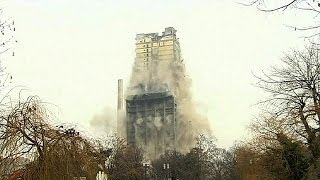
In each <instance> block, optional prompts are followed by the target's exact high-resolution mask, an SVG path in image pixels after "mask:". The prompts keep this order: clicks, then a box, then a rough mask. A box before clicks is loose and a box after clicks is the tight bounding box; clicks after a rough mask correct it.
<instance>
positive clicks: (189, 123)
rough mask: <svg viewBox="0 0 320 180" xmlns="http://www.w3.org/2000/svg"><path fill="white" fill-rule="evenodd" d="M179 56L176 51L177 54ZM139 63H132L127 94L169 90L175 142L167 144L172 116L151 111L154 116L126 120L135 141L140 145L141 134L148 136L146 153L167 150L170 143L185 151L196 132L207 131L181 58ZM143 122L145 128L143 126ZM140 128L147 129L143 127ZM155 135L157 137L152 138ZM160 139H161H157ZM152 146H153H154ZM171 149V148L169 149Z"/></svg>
mask: <svg viewBox="0 0 320 180" xmlns="http://www.w3.org/2000/svg"><path fill="white" fill-rule="evenodd" d="M178 55H179V56H180V54H178ZM141 66H142V64H141V63H138V62H135V64H134V66H133V69H132V75H131V80H130V85H129V88H128V90H127V96H128V95H137V94H145V93H158V92H165V91H167V92H168V91H169V92H170V93H171V94H173V96H174V97H175V103H176V105H177V106H176V107H177V110H176V124H175V126H176V127H175V129H176V137H175V139H176V144H175V145H173V144H170V143H169V142H170V141H172V140H170V136H171V135H172V133H171V132H170V131H171V129H172V128H173V127H172V124H171V122H172V121H173V117H172V116H170V115H168V116H166V117H164V118H163V119H161V117H160V116H157V114H156V113H155V115H154V116H148V117H147V118H144V119H143V118H142V117H138V118H137V119H136V120H132V119H127V120H128V121H130V122H132V121H134V122H133V123H134V124H133V126H134V128H135V129H134V131H135V133H136V134H135V140H136V141H137V144H144V143H145V142H143V141H144V138H141V137H143V136H148V139H149V140H154V141H157V142H152V141H149V142H147V146H146V150H147V153H148V154H157V153H155V152H154V151H160V152H161V151H162V152H163V150H168V147H172V146H174V149H176V150H178V151H181V152H186V151H188V150H189V148H190V147H192V146H193V145H194V143H195V137H196V136H197V135H198V134H199V133H203V134H211V130H210V125H209V122H208V119H207V118H206V117H205V115H203V114H199V113H198V112H197V107H196V106H195V104H194V103H193V100H192V94H191V79H190V78H189V77H188V76H187V74H186V68H185V64H184V63H183V61H182V60H181V58H180V57H179V58H176V59H172V60H168V61H161V60H158V59H152V60H151V61H149V62H148V63H147V64H146V65H145V64H144V67H143V68H141ZM144 121H146V127H145V126H144V125H143V124H144V123H143V122H144ZM144 128H147V129H146V130H144ZM148 129H153V130H150V131H151V132H150V133H147V132H145V133H146V134H147V135H146V134H141V133H143V131H148ZM154 137H157V138H154ZM156 139H162V140H163V141H162V142H161V141H160V142H159V140H156ZM154 146H156V147H155V148H154ZM172 149H173V148H171V150H172Z"/></svg>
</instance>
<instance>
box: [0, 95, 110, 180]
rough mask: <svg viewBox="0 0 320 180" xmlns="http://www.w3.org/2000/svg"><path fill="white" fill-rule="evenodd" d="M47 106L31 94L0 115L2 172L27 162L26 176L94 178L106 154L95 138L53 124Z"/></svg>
mask: <svg viewBox="0 0 320 180" xmlns="http://www.w3.org/2000/svg"><path fill="white" fill-rule="evenodd" d="M48 122H49V116H48V115H47V113H46V108H45V107H44V106H43V105H42V103H41V101H40V100H39V98H37V97H35V96H32V97H29V98H28V99H27V100H26V101H23V102H20V101H19V102H18V103H17V104H16V105H14V106H13V108H12V109H10V108H9V109H7V110H6V111H2V114H0V151H1V152H2V153H1V157H2V158H1V160H0V171H1V174H3V175H5V176H8V175H10V173H11V172H12V171H14V170H17V168H20V166H17V165H18V163H19V162H18V161H19V159H20V158H22V157H23V158H27V159H29V160H30V163H28V164H24V168H23V169H24V171H25V173H24V176H25V177H24V178H25V179H35V180H37V179H39V180H45V179H46V180H51V179H52V180H54V179H65V180H67V179H72V178H73V177H79V176H83V177H87V179H95V176H96V174H97V172H98V171H99V170H102V171H103V170H106V168H104V161H105V160H106V156H105V154H104V153H102V152H101V151H100V149H99V148H98V147H99V146H97V145H96V144H95V143H94V142H93V141H91V140H89V139H88V138H85V137H83V136H81V134H80V133H79V132H77V131H76V130H75V129H74V128H66V127H63V126H59V127H53V126H51V125H50V124H49V123H48Z"/></svg>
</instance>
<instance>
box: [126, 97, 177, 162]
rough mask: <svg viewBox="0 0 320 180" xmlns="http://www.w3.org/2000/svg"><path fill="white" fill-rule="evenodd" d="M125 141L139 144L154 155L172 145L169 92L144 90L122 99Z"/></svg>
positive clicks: (173, 131) (173, 115)
mask: <svg viewBox="0 0 320 180" xmlns="http://www.w3.org/2000/svg"><path fill="white" fill-rule="evenodd" d="M126 108H127V109H126V112H127V121H126V122H127V133H126V134H127V142H128V144H131V145H136V146H142V147H144V149H145V150H146V153H147V156H148V157H149V158H151V159H154V158H157V157H158V156H159V155H160V154H162V153H164V152H165V151H166V150H175V147H176V103H175V97H174V96H173V95H172V94H171V93H170V92H169V91H166V92H157V93H144V94H139V95H131V96H128V97H127V98H126Z"/></svg>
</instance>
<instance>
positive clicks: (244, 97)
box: [2, 0, 304, 147]
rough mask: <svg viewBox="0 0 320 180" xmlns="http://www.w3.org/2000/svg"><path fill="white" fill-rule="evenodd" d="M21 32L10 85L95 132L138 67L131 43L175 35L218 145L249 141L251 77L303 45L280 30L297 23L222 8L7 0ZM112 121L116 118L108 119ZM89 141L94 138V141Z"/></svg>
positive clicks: (150, 0) (224, 4)
mask: <svg viewBox="0 0 320 180" xmlns="http://www.w3.org/2000/svg"><path fill="white" fill-rule="evenodd" d="M2 4H3V6H4V10H5V12H6V14H9V15H10V16H12V17H13V19H14V20H15V24H16V29H17V30H16V39H17V40H18V41H19V42H18V44H17V45H16V48H15V52H16V53H15V56H14V57H12V58H10V60H8V61H6V65H7V70H8V71H9V72H10V73H11V74H12V75H13V84H15V85H23V86H25V87H27V88H28V89H29V93H31V94H37V95H39V96H40V97H41V99H42V100H44V101H46V102H50V103H52V104H54V105H56V107H58V108H57V109H58V110H57V112H56V115H57V117H59V121H60V122H67V123H74V124H77V126H78V127H80V128H82V129H88V130H89V131H91V132H90V133H91V134H97V132H96V131H92V128H90V125H89V122H90V120H91V119H92V118H93V117H94V116H97V114H104V113H107V114H110V113H111V114H112V113H115V109H116V102H117V79H119V78H123V79H124V80H125V83H126V82H127V80H128V79H129V77H130V73H131V67H132V64H133V61H134V56H135V53H134V48H135V44H134V43H135V41H134V38H135V35H136V34H137V33H150V32H159V33H160V32H162V31H163V30H164V28H165V27H168V26H173V27H175V28H176V29H177V30H178V32H177V35H178V36H179V38H180V44H181V49H182V56H183V58H184V59H185V62H186V65H187V71H188V75H189V76H190V77H191V78H192V80H193V81H192V82H193V87H192V91H193V95H194V96H193V97H194V100H195V102H196V103H197V104H198V107H199V109H198V110H199V111H201V112H203V113H205V114H206V115H207V117H208V118H209V120H210V123H211V125H212V130H213V134H214V135H215V136H216V137H217V138H218V140H219V141H218V144H219V145H221V146H223V147H229V146H231V145H232V144H233V142H234V141H235V140H241V139H243V137H244V136H245V134H246V128H247V125H248V124H249V122H250V120H252V118H253V117H254V116H255V115H257V113H258V111H257V108H256V107H255V106H253V105H254V104H255V103H256V102H257V101H258V100H259V98H260V97H261V92H260V90H258V89H256V88H255V87H254V86H252V83H253V82H254V78H253V75H252V73H251V72H252V71H254V72H259V71H261V70H262V69H265V68H266V67H268V66H270V65H273V64H277V63H278V62H279V58H280V57H281V56H282V53H283V52H286V51H288V50H290V48H295V47H297V46H302V45H304V40H303V39H302V38H299V36H301V33H298V32H295V31H293V30H292V29H289V28H287V27H285V25H284V24H287V23H292V22H294V21H295V20H297V19H299V20H301V17H300V16H297V15H295V14H291V15H290V16H288V15H286V14H283V13H282V14H274V15H266V14H264V13H262V12H259V11H257V10H256V9H255V8H249V7H244V6H241V5H239V4H238V3H236V2H235V1H227V0H225V1H223V0H201V1H199V0H175V1H172V0H161V1H159V0H158V1H155V0H134V1H133V0H123V1H120V0H67V1H66V0H51V1H50V0H10V1H4V2H3V3H2ZM106 117H108V118H113V117H115V114H113V115H108V116H106ZM90 133H89V134H90Z"/></svg>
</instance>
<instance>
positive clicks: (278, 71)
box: [256, 47, 320, 168]
mask: <svg viewBox="0 0 320 180" xmlns="http://www.w3.org/2000/svg"><path fill="white" fill-rule="evenodd" d="M319 60H320V51H319V49H316V48H312V47H306V48H305V49H304V50H302V51H297V50H294V51H293V52H292V53H291V54H286V55H285V56H284V57H283V59H282V62H283V66H281V67H272V68H271V70H270V72H268V73H263V75H262V76H256V77H257V79H258V82H257V86H258V87H259V88H261V89H263V90H264V91H266V92H268V93H269V94H270V97H269V98H267V99H266V100H265V101H263V103H264V104H265V105H266V107H265V110H266V111H268V112H269V113H270V115H272V116H273V118H274V119H275V120H278V121H281V128H282V130H283V131H287V132H293V133H294V134H295V135H296V136H297V137H298V139H300V140H301V141H302V142H304V143H305V144H307V147H308V149H309V151H310V153H311V164H312V166H314V167H315V168H316V167H317V161H318V159H319V158H320V136H319V134H320V62H319ZM278 123H279V122H278ZM264 129H265V130H266V132H268V131H267V129H266V128H264ZM269 130H270V128H269ZM273 130H276V129H275V128H273ZM269 132H270V131H269ZM273 134H275V135H277V133H276V132H274V133H273Z"/></svg>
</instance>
